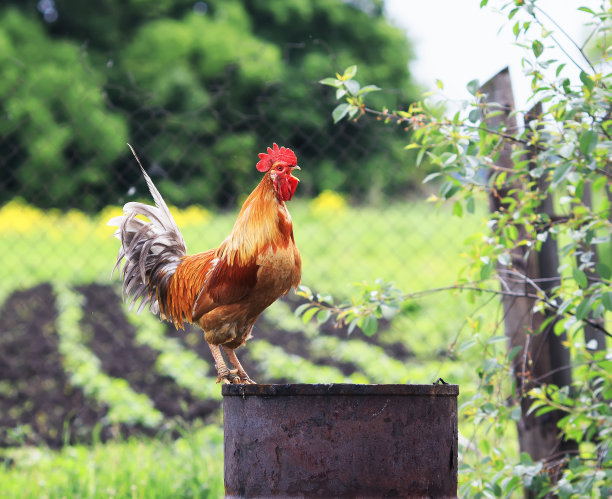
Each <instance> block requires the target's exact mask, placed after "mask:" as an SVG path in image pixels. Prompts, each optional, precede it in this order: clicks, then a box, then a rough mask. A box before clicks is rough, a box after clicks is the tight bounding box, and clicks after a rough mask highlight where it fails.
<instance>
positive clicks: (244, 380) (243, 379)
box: [230, 369, 257, 385]
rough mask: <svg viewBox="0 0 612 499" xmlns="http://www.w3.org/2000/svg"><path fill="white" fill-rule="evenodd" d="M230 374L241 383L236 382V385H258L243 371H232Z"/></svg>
mask: <svg viewBox="0 0 612 499" xmlns="http://www.w3.org/2000/svg"><path fill="white" fill-rule="evenodd" d="M230 374H233V375H234V376H236V377H237V378H238V380H239V381H234V383H244V384H245V385H256V384H257V383H255V381H253V380H252V379H251V378H249V375H248V374H247V373H246V371H244V370H242V369H232V370H230Z"/></svg>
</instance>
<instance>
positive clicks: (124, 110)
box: [0, 0, 420, 210]
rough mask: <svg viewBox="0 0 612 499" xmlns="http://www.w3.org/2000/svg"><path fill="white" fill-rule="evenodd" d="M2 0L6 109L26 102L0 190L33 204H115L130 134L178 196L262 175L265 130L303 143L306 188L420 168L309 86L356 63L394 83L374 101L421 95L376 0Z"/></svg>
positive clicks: (394, 138) (268, 136) (406, 54)
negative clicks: (339, 115) (337, 116)
mask: <svg viewBox="0 0 612 499" xmlns="http://www.w3.org/2000/svg"><path fill="white" fill-rule="evenodd" d="M8 3H9V4H13V6H12V7H11V9H12V10H8V11H6V10H5V14H4V15H3V16H2V17H0V43H2V41H1V40H2V39H3V38H2V37H4V38H5V39H6V38H7V39H8V40H9V42H7V43H11V44H12V45H14V46H20V48H19V49H13V53H8V54H7V55H6V56H5V57H4V58H3V59H2V60H1V62H0V71H1V72H2V73H0V74H3V75H10V74H13V73H15V72H16V71H21V73H20V76H19V78H17V79H15V78H13V79H10V78H8V77H5V78H3V79H4V81H3V83H2V84H1V85H2V86H1V87H0V89H1V90H0V109H3V111H4V112H8V111H9V107H18V106H21V107H24V106H26V103H27V102H29V101H32V103H31V105H30V107H29V108H27V110H23V111H22V114H21V115H19V117H16V118H15V119H14V120H13V128H11V129H10V130H7V132H9V133H8V134H4V136H5V138H4V139H3V140H2V141H0V142H1V144H0V148H1V149H2V150H3V151H5V152H6V151H15V152H12V153H11V154H9V155H8V156H7V155H6V154H5V155H4V156H5V157H4V159H2V160H0V161H3V162H4V163H5V164H6V165H7V166H8V167H9V168H10V169H11V170H12V171H14V172H15V174H14V178H13V180H12V181H11V185H10V186H9V189H6V191H5V192H4V193H3V194H2V196H3V198H4V199H6V198H7V197H10V196H11V195H12V194H13V193H14V192H15V191H17V192H21V193H22V194H23V195H24V196H25V197H27V198H28V200H30V201H31V202H34V203H37V204H39V205H42V206H58V207H66V206H78V207H80V208H84V209H88V210H92V209H97V208H99V207H100V206H101V205H102V204H105V203H107V202H122V201H123V200H124V193H125V192H126V191H127V190H128V188H129V186H131V185H133V183H134V182H135V181H137V179H139V175H140V174H139V172H138V169H137V168H134V165H133V161H132V159H131V158H130V156H129V154H128V150H127V147H125V146H124V145H123V144H124V143H125V142H127V141H130V142H131V143H133V144H134V146H135V148H136V151H137V152H138V153H139V154H140V155H141V156H142V159H143V161H144V163H145V164H146V165H147V168H150V169H151V170H152V174H153V175H154V176H158V177H159V176H161V177H163V178H162V179H161V180H159V183H160V188H161V190H162V192H163V193H164V195H165V196H166V197H167V198H168V200H169V201H170V202H172V203H176V204H181V205H183V204H187V203H190V202H198V203H203V204H216V205H220V206H224V205H233V204H235V202H236V201H238V196H239V195H240V193H242V192H245V184H248V183H253V182H255V180H256V176H257V174H256V172H255V169H254V168H253V166H254V163H255V160H256V158H257V156H256V154H257V153H258V152H260V150H262V148H264V147H266V146H268V145H270V144H271V142H272V141H277V142H279V143H282V144H284V145H288V146H290V147H292V148H294V149H295V150H296V152H298V157H299V160H300V162H301V164H303V165H305V166H307V168H308V171H309V174H308V176H307V177H308V182H305V183H304V184H305V185H304V186H303V189H304V191H310V193H312V194H315V193H317V192H320V191H321V190H323V189H326V188H328V189H337V190H341V191H343V192H347V193H350V194H353V195H355V196H356V197H357V198H364V197H365V196H371V197H376V196H377V195H380V194H382V193H390V194H393V193H400V192H405V191H406V190H407V189H409V188H411V187H412V186H413V185H414V184H415V179H414V177H413V176H414V174H415V173H414V172H408V173H407V172H406V171H405V170H404V171H401V170H400V169H395V171H394V170H389V169H384V170H383V169H382V168H380V166H381V164H388V163H393V162H399V160H400V159H403V160H404V161H405V159H406V158H405V157H403V156H404V155H405V154H406V153H405V152H404V150H403V146H404V144H405V142H404V141H405V137H403V140H402V139H400V133H399V131H398V134H397V135H393V134H391V135H390V134H388V133H382V132H379V131H377V130H376V129H375V128H376V127H370V128H371V129H370V130H369V131H368V133H366V132H365V130H364V128H366V127H365V126H364V125H362V124H361V123H354V122H347V123H345V124H343V125H342V127H341V128H338V127H334V126H333V124H332V123H331V120H330V118H329V114H328V109H329V106H330V105H331V104H332V103H333V101H334V97H335V95H334V93H333V92H332V91H331V90H330V89H326V88H321V87H320V85H318V83H317V81H318V80H319V79H320V77H321V75H325V74H329V73H330V72H334V71H336V70H338V69H339V68H343V67H345V66H346V65H347V64H348V63H349V61H350V62H356V63H357V64H363V68H364V70H363V73H365V75H366V76H367V77H371V78H374V76H375V77H376V81H378V82H380V83H381V86H384V88H385V89H391V90H390V91H388V92H385V93H384V95H383V93H382V92H381V95H376V96H373V98H372V102H373V103H375V104H376V105H379V106H389V107H392V108H396V107H398V106H402V105H406V104H407V103H408V102H410V101H411V100H412V99H413V97H414V96H416V94H417V89H416V88H415V85H414V83H413V81H412V79H411V75H410V72H409V70H408V62H409V61H410V59H411V58H412V52H411V48H410V44H409V42H408V40H407V39H406V36H405V34H404V33H403V32H402V31H401V30H399V29H398V28H395V27H393V26H391V25H390V24H389V23H388V22H387V21H386V20H385V18H384V17H383V15H382V10H383V9H382V2H381V1H376V0H371V1H365V0H364V1H353V2H343V1H341V0H334V1H329V0H314V1H310V0H266V1H264V0H252V1H247V0H243V1H232V2H228V1H221V0H209V1H207V2H202V1H199V2H193V1H190V2H184V1H182V0H181V1H177V2H175V1H172V2H171V1H155V2H153V1H151V0H130V1H127V2H119V1H118V0H108V1H105V2H100V3H95V4H89V3H83V2H78V1H76V0H55V1H53V0H42V1H25V2H17V1H10V2H8ZM17 8H18V9H19V10H16V9H17ZM0 12H1V11H0ZM16 19H20V21H17V20H16ZM15 24H21V25H22V27H21V30H22V31H24V30H26V31H27V32H28V33H29V32H32V36H31V37H30V36H29V35H28V38H29V39H28V42H27V46H28V47H30V49H29V51H27V53H26V49H25V46H24V47H21V45H20V44H19V43H15V36H17V35H16V34H14V32H15V30H16V28H15V26H14V25H15ZM11 26H13V27H11ZM38 47H39V48H38ZM41 61H44V63H45V65H49V66H52V67H54V68H56V71H55V73H56V74H55V76H54V78H55V79H57V80H58V81H59V80H61V83H60V82H58V83H55V84H53V85H49V81H52V82H53V81H55V80H53V79H52V78H50V77H48V76H46V74H45V73H43V72H41ZM76 83H78V84H76ZM62 85H64V86H62ZM75 89H76V90H77V91H75ZM313 102H315V103H320V105H319V106H317V105H315V106H313V105H312V103H313ZM10 103H12V104H10ZM9 104H10V105H9ZM11 112H12V115H14V116H17V115H16V114H15V111H11ZM98 115H99V116H98ZM45 116H52V119H51V118H45ZM92 116H96V118H95V119H94V120H92V119H91V118H92ZM45 119H47V120H51V121H49V123H47V124H43V123H41V122H43V121H44V120H45ZM31 123H37V125H36V127H35V131H34V130H33V128H34V127H33V126H32V125H31ZM351 145H352V146H353V147H348V146H351ZM365 151H368V156H367V159H363V156H364V152H365ZM33 158H39V159H38V160H36V161H34V160H33ZM347 164H353V165H354V168H348V169H347ZM47 171H49V172H53V173H52V174H48V175H43V176H41V175H40V174H38V173H37V172H47ZM383 171H384V173H383ZM417 174H420V172H419V173H417ZM416 181H418V180H416ZM75 189H76V190H79V189H80V190H82V192H84V196H82V197H81V196H75ZM246 190H248V189H246Z"/></svg>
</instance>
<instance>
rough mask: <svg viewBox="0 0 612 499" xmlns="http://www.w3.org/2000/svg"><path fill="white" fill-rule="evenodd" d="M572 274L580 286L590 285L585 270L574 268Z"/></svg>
mask: <svg viewBox="0 0 612 499" xmlns="http://www.w3.org/2000/svg"><path fill="white" fill-rule="evenodd" d="M572 276H573V277H574V280H575V281H576V282H577V283H578V286H580V287H581V288H583V289H584V288H586V287H588V285H589V281H588V279H587V276H586V274H585V273H584V271H582V270H580V269H578V268H575V269H574V270H572Z"/></svg>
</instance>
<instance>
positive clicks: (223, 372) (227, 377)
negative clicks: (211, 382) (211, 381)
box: [217, 368, 241, 385]
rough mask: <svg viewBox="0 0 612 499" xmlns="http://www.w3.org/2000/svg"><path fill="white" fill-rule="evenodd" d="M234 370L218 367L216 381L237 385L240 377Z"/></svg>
mask: <svg viewBox="0 0 612 499" xmlns="http://www.w3.org/2000/svg"><path fill="white" fill-rule="evenodd" d="M236 371H237V370H234V371H230V370H229V369H227V368H225V369H219V371H218V376H217V383H223V384H224V385H232V384H234V385H237V384H240V383H241V381H240V377H239V376H237V375H236Z"/></svg>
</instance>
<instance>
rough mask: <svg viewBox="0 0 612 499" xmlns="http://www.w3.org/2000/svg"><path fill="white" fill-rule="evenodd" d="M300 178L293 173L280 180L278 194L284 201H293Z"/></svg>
mask: <svg viewBox="0 0 612 499" xmlns="http://www.w3.org/2000/svg"><path fill="white" fill-rule="evenodd" d="M298 182H299V180H298V179H297V178H296V177H294V176H293V175H289V176H288V177H286V178H282V179H279V180H278V184H277V185H278V194H279V195H280V198H281V199H282V200H283V201H291V198H292V197H293V195H294V194H295V189H296V188H297V185H298Z"/></svg>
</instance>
